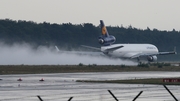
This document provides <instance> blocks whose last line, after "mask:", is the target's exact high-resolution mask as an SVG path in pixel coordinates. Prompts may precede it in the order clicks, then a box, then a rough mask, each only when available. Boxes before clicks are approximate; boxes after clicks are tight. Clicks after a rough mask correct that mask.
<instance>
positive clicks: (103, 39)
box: [99, 35, 116, 46]
mask: <svg viewBox="0 0 180 101" xmlns="http://www.w3.org/2000/svg"><path fill="white" fill-rule="evenodd" d="M115 41H116V38H115V37H114V36H112V35H109V36H99V44H101V45H103V46H108V45H111V44H113V43H114V42H115Z"/></svg>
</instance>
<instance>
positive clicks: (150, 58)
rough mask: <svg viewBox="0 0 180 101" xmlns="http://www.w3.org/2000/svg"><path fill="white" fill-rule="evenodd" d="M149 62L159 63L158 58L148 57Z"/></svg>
mask: <svg viewBox="0 0 180 101" xmlns="http://www.w3.org/2000/svg"><path fill="white" fill-rule="evenodd" d="M147 60H148V61H149V62H155V61H157V56H148V57H147Z"/></svg>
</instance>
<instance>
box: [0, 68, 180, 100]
mask: <svg viewBox="0 0 180 101" xmlns="http://www.w3.org/2000/svg"><path fill="white" fill-rule="evenodd" d="M159 77H164V78H167V77H180V73H179V72H98V73H56V74H23V75H1V76H0V79H2V80H0V101H39V99H38V98H37V95H40V96H41V98H42V99H43V100H44V101H67V100H68V99H69V98H70V97H73V99H72V100H71V101H115V99H114V98H113V97H112V96H111V95H110V94H109V92H108V91H107V90H111V92H112V93H113V94H114V95H115V96H116V97H117V98H118V100H119V101H132V100H133V99H134V97H135V96H136V95H137V94H138V93H139V92H140V91H143V93H142V94H141V95H140V97H139V98H138V99H137V101H173V100H174V99H173V98H172V96H171V95H170V94H169V93H168V92H167V91H166V90H165V88H164V87H163V86H162V85H142V84H107V83H83V82H82V83H81V82H75V81H76V80H116V79H135V78H137V79H138V78H159ZM19 78H21V79H22V80H23V81H17V79H19ZM41 78H43V79H44V80H45V81H44V82H40V81H39V80H40V79H41ZM167 87H168V88H169V89H170V91H171V92H172V93H173V94H174V95H175V96H176V98H177V99H180V86H167Z"/></svg>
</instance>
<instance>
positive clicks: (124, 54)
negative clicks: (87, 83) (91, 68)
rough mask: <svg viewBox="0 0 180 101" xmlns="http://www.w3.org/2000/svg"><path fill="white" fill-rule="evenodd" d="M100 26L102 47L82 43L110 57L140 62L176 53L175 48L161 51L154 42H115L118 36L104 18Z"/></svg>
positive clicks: (152, 60) (151, 60)
mask: <svg viewBox="0 0 180 101" xmlns="http://www.w3.org/2000/svg"><path fill="white" fill-rule="evenodd" d="M100 26H101V36H99V43H100V44H101V48H95V47H91V46H85V45H82V46H83V47H86V48H91V49H95V50H100V51H101V52H103V53H104V54H105V55H108V56H110V57H114V58H122V59H136V60H137V61H138V62H139V61H141V60H146V61H148V62H154V61H157V55H168V54H176V50H175V49H174V51H171V52H159V51H158V48H157V47H156V46H155V45H152V44H113V43H114V42H115V41H116V38H115V37H114V36H112V35H109V33H108V31H107V29H106V26H105V24H104V22H103V21H102V20H100Z"/></svg>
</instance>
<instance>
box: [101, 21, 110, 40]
mask: <svg viewBox="0 0 180 101" xmlns="http://www.w3.org/2000/svg"><path fill="white" fill-rule="evenodd" d="M100 26H101V34H102V35H103V36H106V37H108V36H109V33H108V31H107V29H106V26H105V24H104V22H103V20H100Z"/></svg>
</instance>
